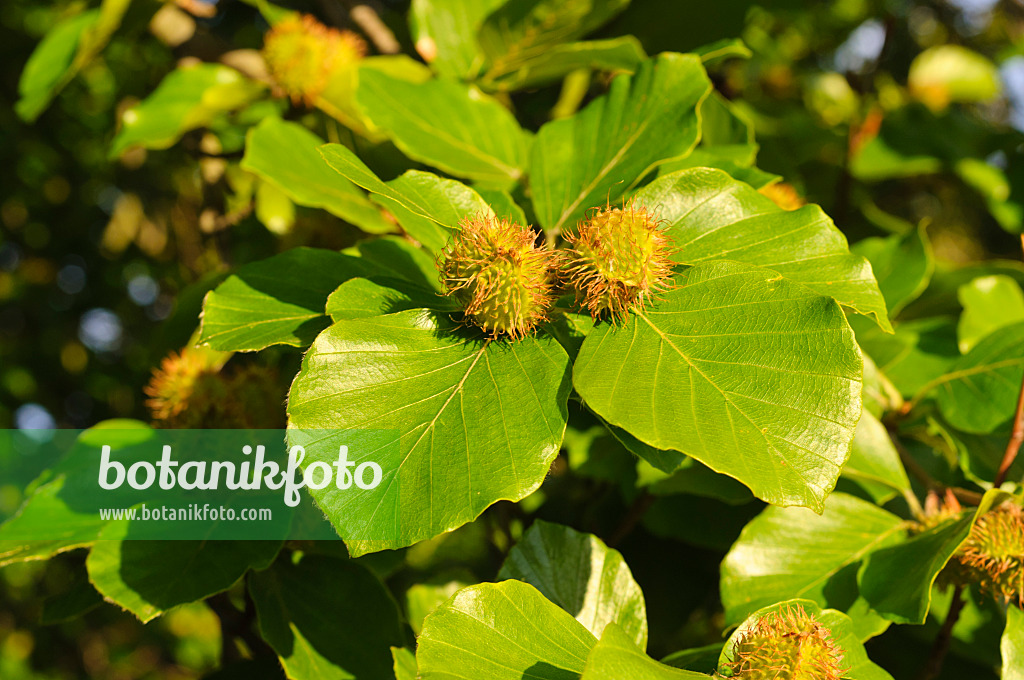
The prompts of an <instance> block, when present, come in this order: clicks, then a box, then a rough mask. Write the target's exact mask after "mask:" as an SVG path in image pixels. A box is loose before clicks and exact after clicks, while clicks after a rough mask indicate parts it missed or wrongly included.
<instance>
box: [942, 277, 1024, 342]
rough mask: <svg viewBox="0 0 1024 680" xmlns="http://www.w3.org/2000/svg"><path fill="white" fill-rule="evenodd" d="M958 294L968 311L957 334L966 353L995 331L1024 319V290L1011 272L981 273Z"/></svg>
mask: <svg viewBox="0 0 1024 680" xmlns="http://www.w3.org/2000/svg"><path fill="white" fill-rule="evenodd" d="M957 298H958V299H959V300H960V304H961V305H963V306H964V313H963V314H961V315H960V321H959V322H958V323H957V327H956V334H957V338H958V339H959V345H960V351H961V352H963V353H965V354H966V353H967V352H969V351H970V350H971V349H972V348H973V347H974V346H975V345H977V344H978V343H979V342H980V341H981V340H982V339H983V338H985V336H987V335H989V334H991V333H992V332H993V331H997V330H999V329H1000V328H1002V327H1003V326H1009V325H1010V324H1013V323H1016V322H1018V321H1024V292H1022V291H1021V288H1020V285H1018V283H1017V282H1016V281H1014V280H1013V279H1012V278H1010V277H1009V276H1003V275H996V276H981V277H978V278H976V279H974V280H973V281H971V282H970V283H965V284H964V285H962V286H960V288H959V290H958V291H957Z"/></svg>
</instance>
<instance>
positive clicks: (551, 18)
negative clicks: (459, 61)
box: [480, 0, 629, 83]
mask: <svg viewBox="0 0 1024 680" xmlns="http://www.w3.org/2000/svg"><path fill="white" fill-rule="evenodd" d="M628 4H629V0H509V1H508V2H505V3H504V4H502V6H501V7H499V8H498V9H497V10H496V11H495V12H494V13H492V14H491V15H490V16H489V17H487V20H486V21H484V23H483V26H481V28H480V45H481V47H482V48H483V51H484V53H485V54H486V56H487V58H488V59H489V63H488V68H487V73H486V74H485V76H484V80H485V81H487V82H490V83H497V82H500V81H502V80H504V79H505V78H507V77H508V76H511V75H514V74H517V73H521V72H523V71H529V70H530V69H531V68H533V67H535V66H536V65H537V64H538V63H544V62H545V61H546V60H547V59H548V57H549V55H550V53H551V52H552V51H555V50H557V49H558V48H559V47H561V46H563V45H565V44H567V43H572V41H574V40H578V39H579V38H582V37H583V36H585V35H586V34H588V33H590V32H591V31H593V30H595V29H597V28H599V27H600V26H601V25H602V24H604V23H605V22H607V21H608V20H609V19H611V18H612V17H614V16H615V15H616V14H618V13H619V12H621V11H622V10H624V9H625V8H626V6H627V5H628Z"/></svg>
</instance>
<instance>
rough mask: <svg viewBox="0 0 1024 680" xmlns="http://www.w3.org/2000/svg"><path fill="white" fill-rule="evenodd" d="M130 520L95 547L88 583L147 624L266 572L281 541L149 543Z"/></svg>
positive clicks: (107, 533) (88, 565)
mask: <svg viewBox="0 0 1024 680" xmlns="http://www.w3.org/2000/svg"><path fill="white" fill-rule="evenodd" d="M129 527H130V522H112V523H111V524H109V525H107V527H106V528H105V529H104V530H103V532H102V533H101V534H100V536H99V538H100V540H99V541H97V542H96V543H95V545H93V547H92V551H91V552H90V553H89V558H88V560H86V568H87V569H88V570H89V580H90V581H91V582H92V584H93V585H94V586H95V587H96V590H98V591H100V593H101V594H102V595H103V597H104V598H105V599H106V600H108V601H109V602H113V603H114V604H116V605H118V606H120V607H121V608H123V609H127V610H128V611H130V612H131V613H132V614H134V615H135V616H137V617H138V618H139V620H141V621H142V622H143V623H146V622H147V621H151V620H153V619H155V618H156V617H158V616H160V615H161V614H163V613H164V612H166V611H167V610H168V609H172V608H174V607H177V606H179V605H182V604H186V603H188V602H192V601H193V600H202V599H204V598H207V597H209V596H211V595H214V594H215V593H219V592H222V591H225V590H227V589H228V588H230V587H231V586H232V585H234V584H235V583H236V582H237V581H238V580H239V579H240V578H242V576H243V575H244V574H245V572H247V571H248V570H249V569H266V568H267V566H269V565H270V563H271V562H273V561H274V557H275V556H276V555H277V553H278V551H279V550H280V549H281V543H282V542H281V541H173V540H172V541H147V540H133V539H132V538H131V537H130V528H129Z"/></svg>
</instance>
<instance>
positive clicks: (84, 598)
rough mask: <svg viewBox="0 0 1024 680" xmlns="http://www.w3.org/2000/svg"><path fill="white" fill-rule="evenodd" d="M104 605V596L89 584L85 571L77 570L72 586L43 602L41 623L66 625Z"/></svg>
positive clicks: (45, 624)
mask: <svg viewBox="0 0 1024 680" xmlns="http://www.w3.org/2000/svg"><path fill="white" fill-rule="evenodd" d="M101 604H103V596H102V595H100V594H99V592H98V591H97V590H96V589H95V588H93V586H92V584H91V583H89V577H88V575H87V574H86V573H85V572H84V571H83V570H80V569H79V570H76V572H75V575H74V580H73V581H72V582H71V585H70V586H69V587H68V588H67V589H65V590H63V591H62V592H60V593H57V594H56V595H51V596H50V597H47V598H46V599H45V600H43V607H42V613H41V614H40V616H39V622H40V623H41V624H43V625H44V626H50V625H53V624H55V623H64V622H66V621H71V620H74V619H77V618H79V617H81V616H84V615H85V614H86V613H87V612H90V611H92V610H93V609H94V608H96V607H98V606H100V605H101Z"/></svg>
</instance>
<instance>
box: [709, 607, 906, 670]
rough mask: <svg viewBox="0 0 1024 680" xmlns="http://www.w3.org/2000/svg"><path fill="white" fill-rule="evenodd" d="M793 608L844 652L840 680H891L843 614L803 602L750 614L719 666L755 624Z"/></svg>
mask: <svg viewBox="0 0 1024 680" xmlns="http://www.w3.org/2000/svg"><path fill="white" fill-rule="evenodd" d="M793 606H800V607H802V608H803V610H804V611H805V612H807V613H808V614H810V615H811V616H813V617H814V618H815V619H817V621H818V623H820V624H821V625H823V626H824V627H825V628H827V629H828V631H829V632H830V633H831V634H832V640H833V642H835V644H836V646H837V647H839V649H841V650H843V668H844V669H845V670H844V672H843V678H848V679H849V680H893V679H892V676H891V675H889V674H888V673H887V672H886V671H885V670H883V669H882V667H881V666H879V665H877V664H875V663H873V662H872V661H871V659H869V658H868V654H867V651H866V650H865V649H864V645H863V644H862V643H861V641H860V638H859V637H858V635H857V632H856V630H855V626H854V622H853V621H851V620H850V617H848V616H847V615H846V614H843V613H842V612H840V611H836V610H835V609H824V610H823V609H821V608H820V607H819V606H818V605H817V603H815V602H811V601H809V600H803V599H792V600H787V601H785V602H779V603H777V604H773V605H770V606H768V607H764V608H763V609H760V610H758V611H757V612H755V613H753V614H751V615H750V617H749V618H748V619H747V620H746V621H744V622H743V624H742V625H740V627H739V628H737V629H736V630H734V631H733V632H732V635H730V636H729V639H728V641H726V643H725V647H723V648H722V656H721V658H720V659H719V666H720V667H721V666H725V665H726V664H729V663H730V662H732V661H733V660H734V658H735V656H734V654H735V649H736V645H737V643H738V642H739V640H740V639H741V638H742V636H743V635H744V634H745V633H746V632H747V631H748V630H749V629H750V628H751V627H752V626H754V625H755V624H756V623H757V621H758V620H759V619H760V618H761V617H763V616H765V615H767V614H769V613H770V612H773V611H786V610H787V609H788V608H790V607H793Z"/></svg>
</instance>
